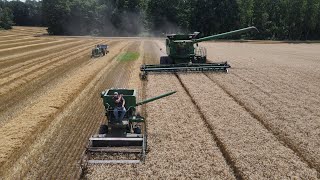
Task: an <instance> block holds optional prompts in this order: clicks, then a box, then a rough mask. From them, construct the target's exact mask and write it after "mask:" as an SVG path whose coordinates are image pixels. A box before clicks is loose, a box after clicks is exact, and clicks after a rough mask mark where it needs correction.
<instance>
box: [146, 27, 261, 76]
mask: <svg viewBox="0 0 320 180" xmlns="http://www.w3.org/2000/svg"><path fill="white" fill-rule="evenodd" d="M249 31H258V29H257V28H256V27H254V26H252V27H248V28H244V29H239V30H235V31H230V32H226V33H222V34H217V35H212V36H208V37H203V38H198V39H197V35H198V34H199V33H198V32H195V33H193V34H170V35H167V39H166V52H167V55H168V56H162V57H160V64H158V65H155V64H154V65H146V64H144V65H141V67H140V71H141V73H140V78H141V79H142V80H144V79H146V78H147V74H148V73H151V72H179V71H186V72H188V71H192V72H203V71H220V72H228V68H230V67H231V66H230V65H229V64H228V63H227V62H220V63H207V50H206V49H205V48H204V47H199V46H198V43H199V42H203V41H210V40H215V39H219V38H224V37H228V36H232V35H238V34H242V33H246V32H249Z"/></svg>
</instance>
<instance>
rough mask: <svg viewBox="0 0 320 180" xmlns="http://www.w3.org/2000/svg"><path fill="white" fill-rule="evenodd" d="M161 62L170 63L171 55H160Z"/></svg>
mask: <svg viewBox="0 0 320 180" xmlns="http://www.w3.org/2000/svg"><path fill="white" fill-rule="evenodd" d="M160 64H169V57H168V56H161V57H160Z"/></svg>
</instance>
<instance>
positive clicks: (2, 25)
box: [0, 7, 13, 29]
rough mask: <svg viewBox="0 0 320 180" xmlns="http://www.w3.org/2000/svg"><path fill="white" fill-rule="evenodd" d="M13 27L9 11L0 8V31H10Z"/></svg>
mask: <svg viewBox="0 0 320 180" xmlns="http://www.w3.org/2000/svg"><path fill="white" fill-rule="evenodd" d="M12 25H13V14H12V11H11V9H9V8H7V7H5V8H3V9H2V8H1V7H0V29H11V28H12Z"/></svg>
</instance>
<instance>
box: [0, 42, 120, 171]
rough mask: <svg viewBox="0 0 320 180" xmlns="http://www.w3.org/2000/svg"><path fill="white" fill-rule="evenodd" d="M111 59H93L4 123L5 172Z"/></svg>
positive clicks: (1, 162)
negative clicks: (23, 148) (40, 99)
mask: <svg viewBox="0 0 320 180" xmlns="http://www.w3.org/2000/svg"><path fill="white" fill-rule="evenodd" d="M123 46H124V44H118V45H117V46H115V47H114V49H115V50H114V52H110V54H109V56H110V57H112V56H115V54H116V53H117V49H120V48H121V47H123ZM107 64H108V62H107V61H91V63H88V66H87V68H82V69H79V71H76V72H74V73H72V74H70V76H67V77H66V78H65V80H64V81H63V82H62V83H60V84H58V86H56V87H55V88H54V89H50V90H49V91H48V92H47V94H45V95H44V96H43V97H42V101H40V102H38V103H35V104H33V105H32V106H30V107H27V108H26V109H25V110H24V112H23V113H21V114H20V115H19V116H17V117H16V118H14V119H12V120H10V121H9V122H8V123H6V124H5V125H4V126H2V127H0V132H1V134H0V141H1V144H3V145H4V146H1V147H0V166H1V172H0V175H1V174H3V172H4V171H5V169H6V168H8V167H10V164H11V163H12V162H14V161H12V160H14V159H16V158H17V157H18V156H19V155H20V154H21V153H22V149H21V148H22V147H28V146H29V145H30V143H32V142H33V138H34V137H35V136H36V135H37V134H38V133H39V132H41V131H43V130H44V129H45V128H46V127H47V126H48V124H49V123H50V122H51V121H52V118H53V117H54V116H56V115H57V113H59V112H60V111H61V110H62V109H63V108H64V106H65V105H66V104H68V103H69V102H70V101H72V99H74V97H76V96H77V95H78V94H79V91H81V90H82V89H83V88H84V87H85V86H86V84H88V83H89V82H90V81H91V80H92V78H93V77H94V76H95V75H96V74H97V73H98V72H99V71H100V70H101V69H103V68H104V67H105V66H106V65H107Z"/></svg>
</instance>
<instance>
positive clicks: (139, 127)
mask: <svg viewBox="0 0 320 180" xmlns="http://www.w3.org/2000/svg"><path fill="white" fill-rule="evenodd" d="M115 92H117V93H119V94H122V95H123V97H124V99H125V108H126V110H127V112H126V114H125V116H124V118H123V119H122V121H121V123H119V122H118V121H116V119H115V117H114V114H113V113H114V112H113V111H114V107H115V103H114V100H113V97H114V93H115ZM174 93H176V92H175V91H173V92H169V93H166V94H163V95H160V96H157V97H153V98H150V99H147V100H144V101H141V102H137V99H136V96H137V91H136V90H132V89H107V90H105V91H103V92H102V93H101V98H102V99H103V105H104V107H105V114H106V116H107V122H106V123H105V124H103V125H101V126H100V129H99V133H98V134H96V135H93V136H92V137H90V138H89V143H88V146H87V148H86V152H85V155H84V158H83V160H82V167H87V165H89V164H134V163H140V162H144V159H145V155H146V151H147V134H146V127H145V118H144V117H142V116H140V115H139V114H138V113H137V112H136V108H137V106H140V105H143V104H146V103H149V102H152V101H155V100H157V99H160V98H164V97H166V96H170V95H172V94H174Z"/></svg>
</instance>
